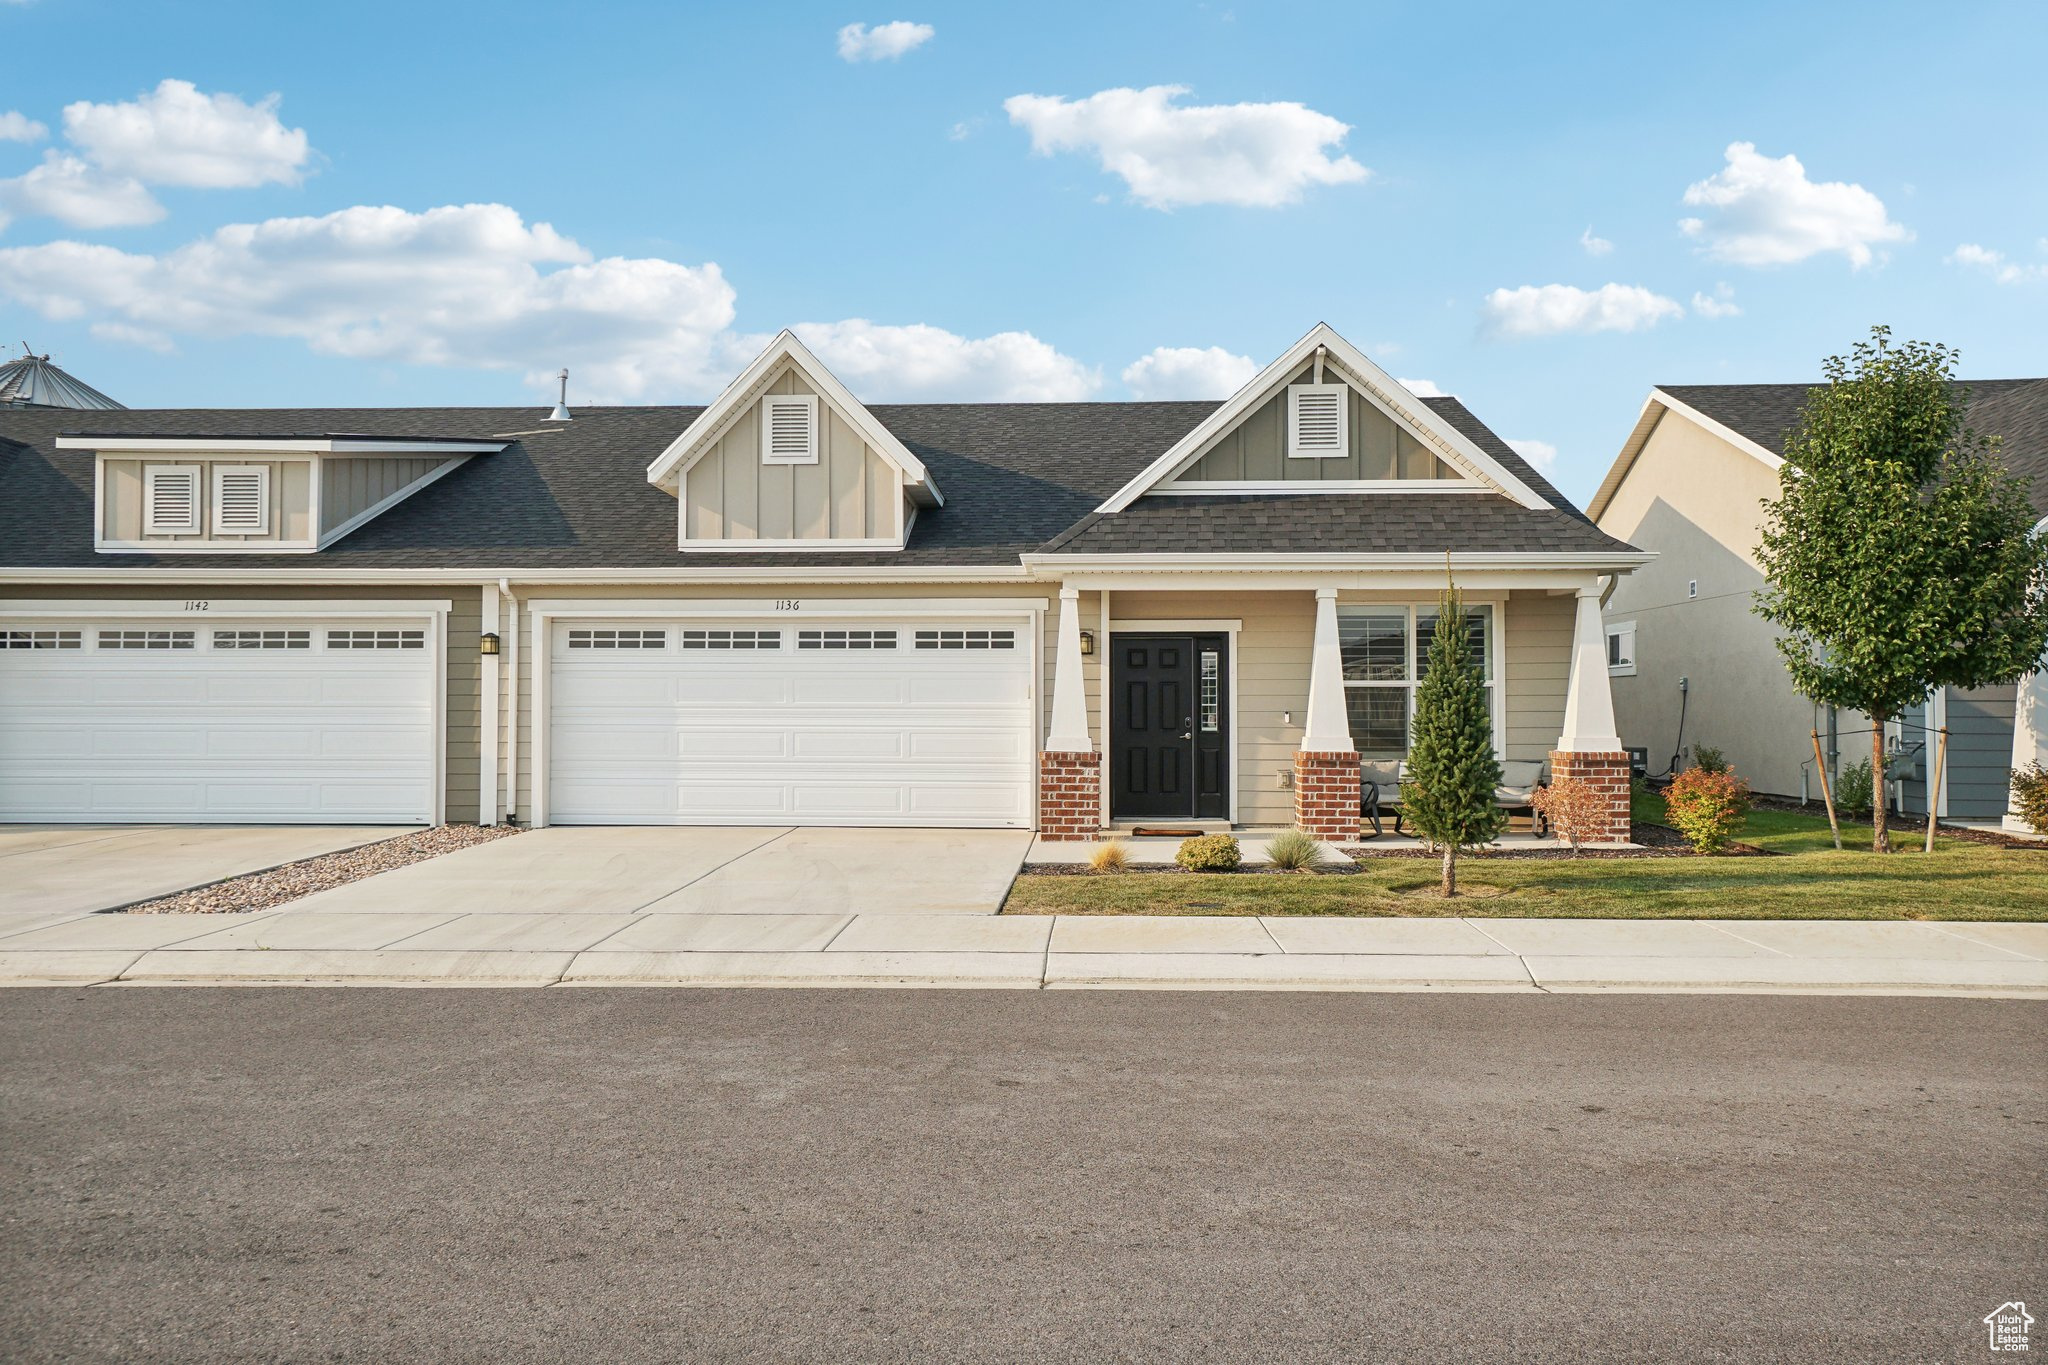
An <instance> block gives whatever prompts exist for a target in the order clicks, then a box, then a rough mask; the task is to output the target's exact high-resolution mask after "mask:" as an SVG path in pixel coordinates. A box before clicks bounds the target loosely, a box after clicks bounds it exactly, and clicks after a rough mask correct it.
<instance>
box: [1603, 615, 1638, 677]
mask: <svg viewBox="0 0 2048 1365" xmlns="http://www.w3.org/2000/svg"><path fill="white" fill-rule="evenodd" d="M1607 671H1608V672H1609V673H1611V674H1613V675H1614V676H1616V677H1621V678H1625V677H1632V676H1634V674H1635V671H1636V623H1635V622H1633V621H1622V622H1619V623H1617V624H1615V625H1611V626H1609V627H1608V628H1607Z"/></svg>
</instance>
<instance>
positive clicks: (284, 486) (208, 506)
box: [100, 456, 313, 545]
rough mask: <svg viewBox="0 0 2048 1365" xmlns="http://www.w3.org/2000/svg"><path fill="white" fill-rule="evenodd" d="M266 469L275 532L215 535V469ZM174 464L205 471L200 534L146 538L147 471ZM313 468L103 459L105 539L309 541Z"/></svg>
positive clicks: (290, 463)
mask: <svg viewBox="0 0 2048 1365" xmlns="http://www.w3.org/2000/svg"><path fill="white" fill-rule="evenodd" d="M216 464H220V465H235V466H248V465H260V466H263V467H265V468H267V469H269V470H270V530H269V532H268V533H266V534H264V535H260V536H215V535H213V467H214V466H215V465H216ZM162 465H169V466H174V467H177V468H181V469H196V470H198V471H199V528H200V529H199V534H197V535H190V536H162V535H146V534H144V532H143V529H142V527H143V505H142V504H143V470H144V468H145V467H155V466H162ZM312 471H313V466H312V464H311V462H310V461H306V460H265V459H256V458H241V457H237V458H226V457H223V458H222V459H219V460H193V459H158V458H151V457H142V458H136V459H130V458H127V457H125V456H119V457H108V458H105V459H102V460H101V461H100V538H101V539H103V540H112V541H129V542H136V541H140V542H147V543H150V544H162V545H199V544H202V543H205V542H207V541H214V542H217V543H222V544H231V545H271V544H292V543H306V542H309V541H311V539H312V536H313V492H312Z"/></svg>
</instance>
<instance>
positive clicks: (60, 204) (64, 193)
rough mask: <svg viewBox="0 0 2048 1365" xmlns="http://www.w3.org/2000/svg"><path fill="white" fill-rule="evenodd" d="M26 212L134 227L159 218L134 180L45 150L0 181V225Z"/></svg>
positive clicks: (82, 223) (74, 222) (87, 224)
mask: <svg viewBox="0 0 2048 1365" xmlns="http://www.w3.org/2000/svg"><path fill="white" fill-rule="evenodd" d="M30 216H37V217H44V218H55V219H57V220H58V221H59V222H64V223H69V224H70V225H71V226H72V227H79V228H116V227H136V226H139V225H140V224H143V223H154V222H156V221H157V220H158V219H159V218H162V217H163V216H164V206H163V205H162V204H159V203H157V201H156V199H155V198H154V197H153V196H152V195H151V194H150V192H149V191H148V190H147V189H144V188H143V186H142V183H141V182H140V181H138V180H133V179H130V178H129V177H128V176H125V175H110V174H108V173H107V172H105V171H103V170H100V169H99V168H97V167H95V166H89V165H87V164H86V163H85V162H83V161H80V160H79V159H78V158H77V157H75V156H68V155H66V154H65V153H63V152H58V151H48V152H44V153H43V160H42V164H41V165H39V166H36V167H35V168H34V169H32V170H30V171H28V172H26V173H25V174H22V175H17V176H14V177H13V178H11V179H8V180H0V227H5V226H6V225H7V221H8V219H10V218H26V217H30Z"/></svg>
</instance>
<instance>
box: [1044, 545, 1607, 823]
mask: <svg viewBox="0 0 2048 1365" xmlns="http://www.w3.org/2000/svg"><path fill="white" fill-rule="evenodd" d="M1452 567H1453V572H1454V573H1455V575H1456V579H1457V582H1458V586H1459V588H1460V590H1461V592H1462V593H1463V594H1464V597H1465V603H1466V608H1467V623H1468V624H1467V629H1468V632H1469V636H1468V638H1469V639H1470V641H1471V645H1472V648H1473V651H1474V654H1475V656H1476V657H1477V658H1478V659H1479V660H1480V662H1481V664H1482V668H1483V670H1484V672H1485V676H1486V680H1487V686H1488V689H1489V692H1490V694H1491V697H1492V719H1493V732H1494V743H1495V749H1496V752H1497V753H1498V755H1499V756H1500V758H1501V759H1502V760H1503V761H1504V762H1507V763H1517V764H1522V765H1527V766H1526V767H1525V769H1524V771H1526V772H1527V773H1528V774H1529V775H1531V776H1532V777H1533V776H1534V775H1535V773H1536V771H1537V770H1538V768H1539V767H1540V770H1541V773H1542V777H1543V779H1544V780H1548V779H1549V778H1550V777H1552V776H1554V775H1569V776H1576V777H1587V778H1591V779H1593V780H1595V781H1596V782H1597V783H1598V784H1599V785H1600V786H1601V787H1602V788H1603V794H1605V795H1607V796H1608V798H1609V802H1608V804H1609V818H1608V821H1607V827H1606V829H1605V830H1603V841H1610V840H1611V841H1614V842H1625V841H1626V839H1627V837H1628V760H1627V757H1626V755H1625V754H1623V752H1622V750H1621V743H1620V739H1619V738H1618V736H1617V735H1616V733H1615V725H1614V719H1613V708H1612V704H1611V702H1610V700H1609V696H1608V687H1607V678H1608V675H1607V660H1606V640H1605V633H1604V630H1603V627H1602V624H1601V619H1600V611H1599V591H1600V580H1599V578H1598V577H1597V576H1596V574H1594V573H1592V572H1588V571H1587V570H1586V569H1585V568H1584V567H1583V566H1572V567H1563V566H1557V567H1552V566H1537V565H1530V564H1526V563H1524V564H1521V565H1514V566H1510V565H1497V566H1483V565H1476V564H1474V565H1463V564H1457V563H1454V564H1453V566H1452ZM1443 584H1444V568H1443V564H1442V561H1441V560H1439V561H1438V562H1437V563H1436V565H1434V566H1433V567H1430V568H1424V567H1422V566H1421V565H1419V564H1418V565H1415V566H1413V567H1404V568H1401V569H1393V568H1389V569H1382V570H1379V571H1376V572H1354V573H1345V574H1328V575H1317V576H1310V575H1304V574H1301V573H1299V572H1294V573H1265V574H1256V575H1255V574H1247V573H1243V572H1236V573H1214V572H1208V573H1205V572H1177V573H1161V572H1157V571H1142V572H1131V571H1126V572H1122V573H1115V574H1111V573H1098V574H1087V575H1078V574H1070V575H1064V576H1062V578H1061V581H1060V586H1059V597H1058V601H1057V603H1056V604H1055V606H1054V607H1053V617H1054V620H1053V622H1052V630H1051V631H1050V634H1051V635H1052V637H1053V639H1052V650H1051V655H1052V658H1051V661H1050V665H1051V666H1050V668H1049V670H1048V672H1049V674H1050V676H1049V680H1048V681H1049V688H1048V692H1049V697H1050V705H1049V707H1048V708H1047V724H1046V731H1045V742H1044V745H1043V748H1042V752H1041V754H1040V760H1039V814H1038V828H1039V834H1040V840H1041V843H1042V844H1044V845H1048V846H1049V845H1053V844H1060V843H1086V842H1090V841H1094V840H1096V839H1098V838H1099V837H1101V836H1102V835H1103V834H1105V833H1109V832H1121V833H1124V834H1126V835H1129V834H1132V833H1134V832H1136V831H1139V830H1159V831H1161V832H1162V833H1165V832H1167V831H1178V830H1190V831H1192V830H1196V829H1201V830H1217V829H1241V830H1245V831H1247V832H1248V834H1249V836H1250V837H1253V838H1256V837H1257V833H1258V831H1261V830H1264V831H1268V832H1270V831H1275V830H1278V829H1281V828H1285V827H1287V826H1292V825H1298V826H1299V827H1301V828H1303V829H1305V830H1307V831H1308V832H1309V833H1311V834H1313V835H1315V836H1316V837H1317V838H1318V839H1321V840H1323V841H1325V842H1329V843H1352V842H1355V841H1357V840H1358V839H1359V838H1360V836H1361V828H1362V829H1363V833H1364V834H1365V835H1368V836H1370V835H1371V834H1372V833H1373V830H1372V826H1371V825H1370V823H1367V822H1364V821H1363V819H1362V816H1363V805H1362V801H1361V790H1362V788H1361V779H1360V768H1361V763H1365V764H1371V765H1373V766H1372V767H1370V768H1368V769H1367V772H1368V773H1369V774H1373V775H1376V776H1378V777H1379V778H1380V780H1381V782H1382V783H1383V784H1384V783H1387V782H1390V781H1393V782H1397V781H1398V777H1397V776H1396V775H1397V773H1398V764H1399V762H1400V760H1401V759H1402V758H1403V757H1404V756H1405V754H1406V752H1407V746H1408V733H1409V726H1410V723H1411V720H1412V716H1413V710H1414V695H1415V688H1416V685H1417V684H1418V682H1419V681H1420V676H1419V675H1420V659H1421V657H1422V654H1423V651H1424V650H1426V648H1427V642H1428V637H1429V633H1430V631H1431V630H1432V629H1433V628H1434V625H1435V618H1436V612H1437V600H1438V594H1439V593H1440V592H1441V590H1442V588H1443ZM1518 814H1520V815H1521V816H1523V817H1526V815H1527V812H1526V811H1523V812H1518ZM1382 825H1383V828H1384V830H1385V833H1384V834H1383V835H1382V837H1381V838H1379V839H1376V840H1374V841H1373V842H1374V844H1375V846H1383V845H1386V844H1388V843H1389V842H1390V841H1391V840H1392V839H1393V838H1394V837H1395V836H1394V834H1393V822H1392V820H1391V818H1384V819H1383V821H1382ZM1513 834H1514V835H1518V836H1520V837H1522V838H1528V837H1530V832H1529V822H1528V821H1527V819H1526V818H1522V819H1517V820H1516V821H1515V823H1514V827H1513ZM1134 846H1135V844H1134ZM1167 856H1168V858H1169V859H1170V856H1171V854H1170V852H1169V853H1168V855H1167Z"/></svg>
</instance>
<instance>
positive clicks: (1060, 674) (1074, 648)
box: [1045, 588, 1095, 754]
mask: <svg viewBox="0 0 2048 1365" xmlns="http://www.w3.org/2000/svg"><path fill="white" fill-rule="evenodd" d="M1085 690H1086V689H1085V688H1084V686H1083V684H1082V681H1081V590H1080V589H1079V588H1061V589H1060V636H1059V646H1058V648H1057V649H1056V650H1055V652H1054V654H1053V660H1052V728H1051V730H1050V732H1049V733H1047V735H1046V737H1045V751H1046V752H1047V753H1049V754H1086V753H1093V752H1094V750H1095V745H1094V744H1093V743H1092V742H1091V741H1090V740H1089V738H1088V700H1087V697H1086V695H1085Z"/></svg>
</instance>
